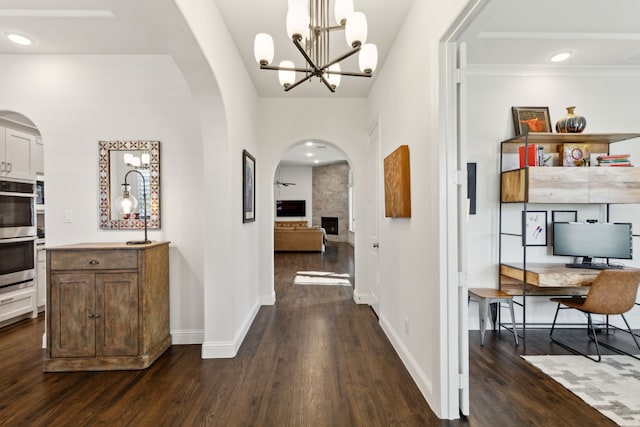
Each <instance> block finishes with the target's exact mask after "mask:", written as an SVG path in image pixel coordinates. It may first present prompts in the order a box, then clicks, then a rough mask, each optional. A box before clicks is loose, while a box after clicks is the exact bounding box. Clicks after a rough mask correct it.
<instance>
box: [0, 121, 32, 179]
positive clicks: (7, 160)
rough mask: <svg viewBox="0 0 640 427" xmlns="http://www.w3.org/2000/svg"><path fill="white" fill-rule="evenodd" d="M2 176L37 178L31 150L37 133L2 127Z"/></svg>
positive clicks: (0, 167) (0, 149)
mask: <svg viewBox="0 0 640 427" xmlns="http://www.w3.org/2000/svg"><path fill="white" fill-rule="evenodd" d="M0 129H1V130H2V131H1V132H0V133H1V134H2V137H0V177H7V178H20V179H35V173H33V172H32V171H31V157H32V154H31V150H32V146H33V145H34V144H35V138H36V137H35V135H30V134H28V133H24V132H20V131H17V130H14V129H9V128H0Z"/></svg>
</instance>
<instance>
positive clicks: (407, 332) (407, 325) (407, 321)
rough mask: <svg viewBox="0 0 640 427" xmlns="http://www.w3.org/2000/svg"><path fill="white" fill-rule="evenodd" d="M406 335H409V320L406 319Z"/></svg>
mask: <svg viewBox="0 0 640 427" xmlns="http://www.w3.org/2000/svg"><path fill="white" fill-rule="evenodd" d="M404 333H405V334H407V335H409V318H408V317H405V318H404Z"/></svg>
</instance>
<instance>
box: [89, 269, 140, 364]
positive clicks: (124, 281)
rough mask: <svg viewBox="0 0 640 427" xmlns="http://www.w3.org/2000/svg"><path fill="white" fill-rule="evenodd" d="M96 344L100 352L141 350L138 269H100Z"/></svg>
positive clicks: (119, 353) (134, 352)
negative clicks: (103, 270) (105, 270)
mask: <svg viewBox="0 0 640 427" xmlns="http://www.w3.org/2000/svg"><path fill="white" fill-rule="evenodd" d="M96 308H97V311H98V313H99V314H100V317H98V318H97V319H96V346H97V349H96V351H97V354H98V356H135V355H137V354H138V340H139V337H138V329H139V321H138V275H137V273H97V274H96Z"/></svg>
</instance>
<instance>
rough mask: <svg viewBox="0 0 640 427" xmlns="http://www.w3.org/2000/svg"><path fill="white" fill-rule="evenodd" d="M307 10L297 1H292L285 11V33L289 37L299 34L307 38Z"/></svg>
mask: <svg viewBox="0 0 640 427" xmlns="http://www.w3.org/2000/svg"><path fill="white" fill-rule="evenodd" d="M309 20H310V19H309V12H308V11H307V9H306V8H305V7H304V6H303V5H302V4H301V3H299V2H295V3H292V4H291V6H290V7H289V11H288V12H287V34H288V35H289V38H290V39H293V38H294V37H295V36H300V37H302V38H303V39H307V38H308V35H309Z"/></svg>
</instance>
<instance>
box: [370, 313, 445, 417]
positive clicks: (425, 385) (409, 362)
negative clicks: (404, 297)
mask: <svg viewBox="0 0 640 427" xmlns="http://www.w3.org/2000/svg"><path fill="white" fill-rule="evenodd" d="M380 326H381V327H382V330H383V331H384V333H385V335H386V336H387V338H388V339H389V341H390V342H391V345H392V346H393V348H394V349H395V350H396V352H397V353H398V355H399V356H400V359H401V360H402V363H403V364H404V366H405V367H406V368H407V370H408V371H409V375H411V378H413V381H415V383H416V385H417V386H418V389H420V392H421V393H422V395H423V396H424V398H425V399H426V401H427V403H428V404H429V406H431V407H432V409H433V406H432V402H433V401H434V396H433V383H432V382H431V381H430V380H429V378H428V377H427V375H426V374H425V373H424V371H423V370H422V368H420V365H419V364H418V362H417V361H416V360H415V359H414V358H413V356H412V355H411V353H410V352H409V350H408V349H407V347H406V346H405V345H404V343H403V342H402V340H401V339H400V336H399V335H398V334H397V333H396V331H395V330H394V329H393V327H392V326H391V324H390V323H389V322H388V321H387V319H386V318H385V317H384V316H380Z"/></svg>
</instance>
